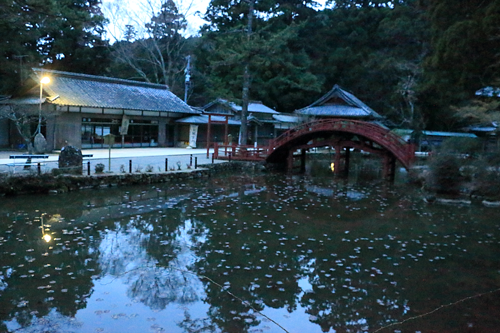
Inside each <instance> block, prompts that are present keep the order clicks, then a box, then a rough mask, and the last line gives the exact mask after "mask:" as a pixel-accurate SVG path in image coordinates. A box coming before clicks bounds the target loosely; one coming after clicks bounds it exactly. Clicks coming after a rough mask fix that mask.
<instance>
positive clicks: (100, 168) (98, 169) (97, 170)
mask: <svg viewBox="0 0 500 333" xmlns="http://www.w3.org/2000/svg"><path fill="white" fill-rule="evenodd" d="M94 168H95V173H103V172H104V164H102V163H97V164H96V165H95V167H94Z"/></svg>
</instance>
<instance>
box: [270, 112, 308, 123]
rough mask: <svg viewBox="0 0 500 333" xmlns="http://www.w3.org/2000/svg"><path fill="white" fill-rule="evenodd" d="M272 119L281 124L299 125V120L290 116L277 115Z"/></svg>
mask: <svg viewBox="0 0 500 333" xmlns="http://www.w3.org/2000/svg"><path fill="white" fill-rule="evenodd" d="M273 118H274V119H276V120H277V121H279V122H282V123H299V122H300V120H301V118H300V117H297V116H292V115H284V114H277V115H273Z"/></svg>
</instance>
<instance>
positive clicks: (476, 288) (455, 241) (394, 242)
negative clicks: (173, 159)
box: [0, 172, 500, 333]
mask: <svg viewBox="0 0 500 333" xmlns="http://www.w3.org/2000/svg"><path fill="white" fill-rule="evenodd" d="M315 174H316V175H317V176H315V177H311V176H310V175H305V176H286V175H282V174H278V175H276V174H256V175H223V176H220V177H216V178H212V179H209V180H203V181H197V182H195V183H185V184H178V185H176V186H172V185H168V186H167V185H163V186H161V185H160V186H149V187H133V188H117V189H107V190H99V191H84V192H79V193H70V194H67V195H64V196H55V197H49V196H46V197H43V196H41V197H40V196H37V197H36V196H23V197H18V198H2V199H1V207H0V267H1V270H0V331H1V332H3V331H7V332H285V331H287V332H308V333H313V332H377V331H378V332H498V327H500V319H499V318H500V316H499V315H500V292H497V289H498V288H500V257H499V254H500V243H499V242H500V219H499V215H500V211H499V210H498V209H494V208H486V207H482V206H480V205H472V206H467V207H463V206H440V205H428V204H425V203H424V202H423V201H422V194H421V193H420V192H419V191H418V189H414V188H412V187H411V186H409V185H405V184H403V183H399V184H396V185H390V184H386V183H384V182H380V181H378V180H376V179H375V178H376V177H360V176H356V177H354V176H353V178H351V180H350V181H349V182H344V181H342V180H334V179H333V178H332V175H331V174H329V173H328V172H318V173H315ZM366 178H368V179H366ZM44 235H45V236H46V238H45V239H44V238H42V236H44ZM47 235H49V236H50V238H49V237H47ZM391 325H393V326H391ZM384 327H385V328H384ZM381 328H383V329H381ZM379 329H381V330H379Z"/></svg>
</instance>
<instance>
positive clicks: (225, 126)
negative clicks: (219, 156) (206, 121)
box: [224, 116, 229, 156]
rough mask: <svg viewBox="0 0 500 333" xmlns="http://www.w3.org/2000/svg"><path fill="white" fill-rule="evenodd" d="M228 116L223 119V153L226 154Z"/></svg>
mask: <svg viewBox="0 0 500 333" xmlns="http://www.w3.org/2000/svg"><path fill="white" fill-rule="evenodd" d="M228 125H229V116H226V120H225V121H224V146H225V147H224V155H226V156H227V146H228V144H229V142H228V140H227V137H228V134H229V126H228Z"/></svg>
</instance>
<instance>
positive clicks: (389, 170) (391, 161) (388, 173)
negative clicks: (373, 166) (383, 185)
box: [383, 154, 396, 181]
mask: <svg viewBox="0 0 500 333" xmlns="http://www.w3.org/2000/svg"><path fill="white" fill-rule="evenodd" d="M383 172H384V178H385V179H386V180H389V181H394V176H395V175H396V158H395V157H394V156H393V155H392V154H385V155H384V171H383Z"/></svg>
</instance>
